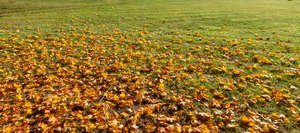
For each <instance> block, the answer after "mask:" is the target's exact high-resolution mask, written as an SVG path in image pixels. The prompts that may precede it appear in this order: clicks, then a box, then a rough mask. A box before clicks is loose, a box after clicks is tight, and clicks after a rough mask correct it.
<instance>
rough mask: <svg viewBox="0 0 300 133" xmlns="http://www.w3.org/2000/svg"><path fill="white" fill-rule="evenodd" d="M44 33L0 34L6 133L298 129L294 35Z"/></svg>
mask: <svg viewBox="0 0 300 133" xmlns="http://www.w3.org/2000/svg"><path fill="white" fill-rule="evenodd" d="M42 33H43V32H36V33H32V34H27V35H26V36H21V35H20V34H19V33H10V35H9V36H8V37H6V38H1V39H0V63H1V65H0V72H1V73H0V79H1V80H0V117H1V120H0V128H1V130H2V132H12V131H33V132H42V131H46V132H52V131H61V132H71V131H81V132H92V131H109V132H129V131H131V132H141V131H143V132H204V133H205V132H221V131H249V132H276V131H287V130H291V129H295V128H299V124H300V117H299V102H300V93H299V87H300V84H299V82H300V64H299V53H298V51H297V50H296V49H295V48H293V47H291V46H289V45H288V43H290V41H289V40H287V41H282V40H278V41H273V40H272V39H274V38H260V37H254V38H249V39H237V40H229V39H226V38H225V39H220V38H208V37H205V36H204V35H202V34H201V33H200V32H196V31H193V30H192V29H190V28H188V29H186V31H184V32H183V31H181V32H176V31H169V32H160V31H148V30H147V28H146V27H144V28H137V29H135V30H128V31H121V30H119V29H114V30H113V31H112V32H107V33H102V34H100V33H96V32H92V31H91V30H90V29H89V28H88V27H85V28H79V27H75V26H74V27H72V28H70V29H68V30H58V31H57V32H54V33H47V34H42ZM275 39H276V38H275ZM275 39H274V40H275Z"/></svg>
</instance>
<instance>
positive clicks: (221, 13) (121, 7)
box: [0, 0, 300, 45]
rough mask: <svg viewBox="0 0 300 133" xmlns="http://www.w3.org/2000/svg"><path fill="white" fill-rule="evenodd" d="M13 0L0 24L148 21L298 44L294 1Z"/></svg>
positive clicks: (298, 12)
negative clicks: (290, 41) (276, 39)
mask: <svg viewBox="0 0 300 133" xmlns="http://www.w3.org/2000/svg"><path fill="white" fill-rule="evenodd" d="M14 4H15V5H17V6H16V7H17V9H16V8H14V7H13V6H9V7H8V9H0V15H1V16H2V17H1V24H2V25H3V26H4V27H8V28H25V27H33V28H37V27H39V28H41V27H42V28H41V29H43V30H51V28H52V27H53V25H56V24H58V25H70V24H71V23H72V24H82V23H88V24H95V25H99V29H95V30H96V31H105V30H108V31H109V30H111V29H112V28H114V27H117V28H121V29H128V28H135V27H141V26H142V25H144V24H147V23H154V25H156V26H157V27H153V30H160V31H164V30H165V31H168V30H176V31H180V30H185V29H186V28H188V27H190V28H192V29H194V30H199V31H201V32H202V33H203V34H205V35H206V36H208V37H219V38H224V37H225V38H230V39H236V38H248V37H253V36H254V35H256V36H260V37H263V38H266V37H271V38H281V39H283V40H293V44H295V45H296V44H297V43H299V42H300V32H299V30H300V27H299V26H300V23H298V22H299V21H300V8H298V7H299V6H300V2H299V1H296V0H294V1H287V0H251V1H249V0H229V1H222V0H210V1H207V0H154V1H153V0H140V1H134V0H112V1H109V0H65V1H62V2H61V1H57V0H50V1H43V0H29V1H26V2H24V1H22V0H16V1H15V2H14ZM22 5H24V6H22ZM72 20H73V22H72ZM7 25H8V26H7ZM101 26H104V27H101ZM158 27H159V28H158Z"/></svg>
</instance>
